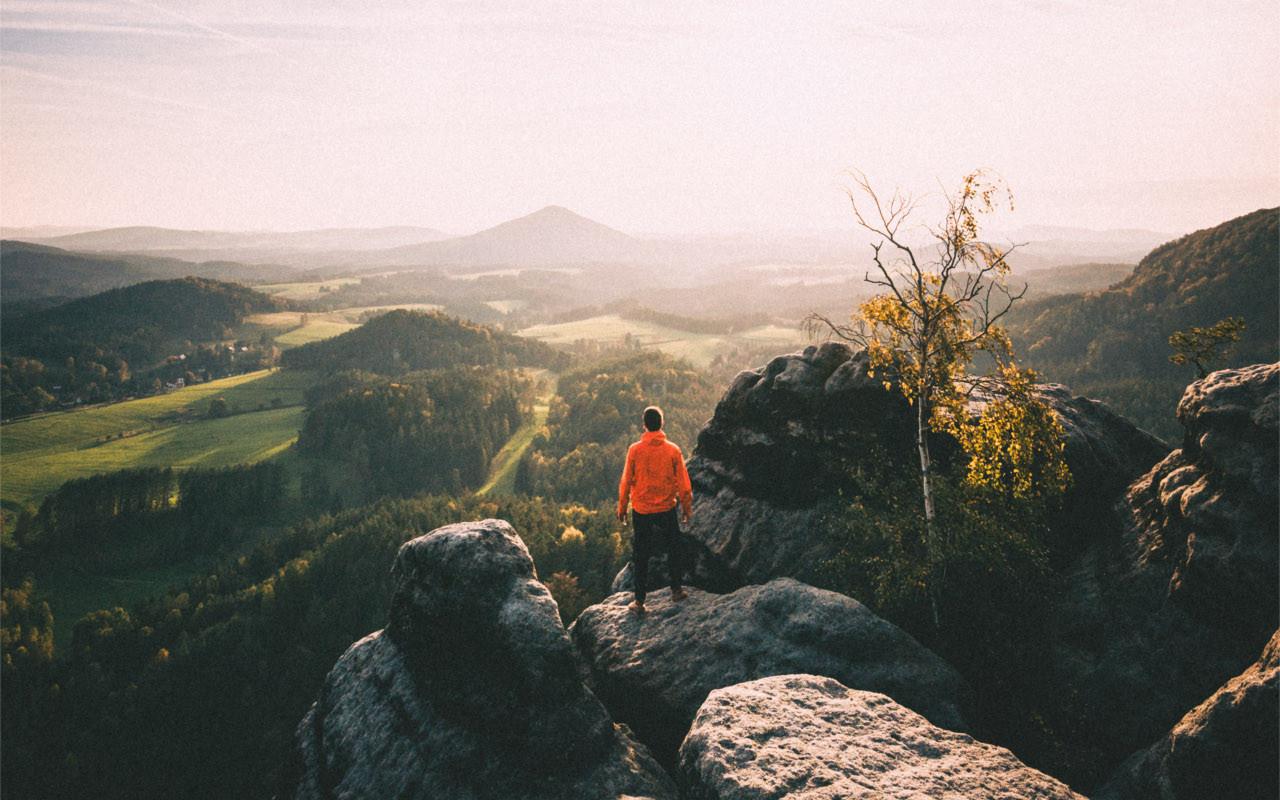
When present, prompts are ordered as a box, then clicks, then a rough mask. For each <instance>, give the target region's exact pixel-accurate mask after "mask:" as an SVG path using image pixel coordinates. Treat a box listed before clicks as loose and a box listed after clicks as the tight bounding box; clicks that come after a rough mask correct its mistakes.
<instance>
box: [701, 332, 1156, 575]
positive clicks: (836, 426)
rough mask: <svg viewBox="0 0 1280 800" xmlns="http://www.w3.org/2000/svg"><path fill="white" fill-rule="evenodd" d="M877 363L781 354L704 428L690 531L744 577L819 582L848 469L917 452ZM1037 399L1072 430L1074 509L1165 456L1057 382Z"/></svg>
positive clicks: (1076, 512) (1094, 508)
mask: <svg viewBox="0 0 1280 800" xmlns="http://www.w3.org/2000/svg"><path fill="white" fill-rule="evenodd" d="M869 367H870V364H869V360H868V358H867V356H866V354H865V353H863V352H861V351H857V352H855V351H853V350H851V349H850V348H848V347H847V346H845V345H843V344H839V343H833V342H828V343H826V344H823V345H822V346H820V347H812V346H811V347H808V348H806V349H805V350H804V351H803V352H800V353H793V354H790V355H785V356H778V357H777V358H774V359H773V360H772V361H770V362H769V363H768V364H767V365H766V366H765V367H763V368H762V369H759V370H755V371H752V372H743V373H741V374H739V375H738V377H737V378H735V379H734V382H733V384H732V385H731V386H730V387H729V389H728V391H727V392H726V393H725V395H724V397H723V398H721V400H720V402H719V404H718V405H717V406H716V411H715V415H714V416H713V417H712V419H711V421H710V422H709V423H708V424H707V427H705V428H704V429H703V430H702V432H701V433H700V434H699V435H698V443H697V447H696V448H695V449H694V453H693V457H692V458H691V459H690V460H689V474H690V478H691V479H692V482H693V487H694V509H695V513H694V517H693V521H692V523H691V525H690V526H689V529H688V531H687V533H688V534H689V536H690V537H691V538H692V539H693V540H695V541H696V542H698V543H699V544H700V545H702V546H704V547H706V548H707V550H708V551H709V552H710V553H711V554H712V555H713V556H714V557H715V558H716V559H717V560H718V561H719V562H720V565H721V566H722V567H723V569H724V570H726V571H727V572H728V573H730V574H733V575H736V576H737V577H738V578H739V580H740V581H741V582H743V583H762V582H764V581H767V580H769V579H770V578H775V577H782V576H789V577H794V578H798V579H801V580H812V579H814V577H815V570H816V569H818V568H820V566H821V565H822V564H823V562H825V561H826V560H828V559H829V558H830V557H831V555H832V552H831V549H830V548H831V545H830V542H831V537H830V536H828V535H827V534H828V532H827V530H826V529H825V527H824V525H823V522H822V517H821V514H820V506H821V504H822V503H823V502H824V501H828V500H830V499H831V497H832V496H834V494H835V492H836V491H837V490H838V489H839V488H841V487H842V486H844V485H846V482H847V480H848V476H847V473H848V471H849V467H850V466H856V465H859V464H860V465H864V466H871V467H874V468H880V467H882V466H883V465H885V464H888V463H892V462H893V461H894V459H903V458H906V459H908V460H909V459H911V458H913V457H914V452H915V451H914V445H913V442H914V436H915V433H914V428H913V425H914V419H913V416H912V413H911V410H910V408H909V407H908V406H907V404H906V402H905V401H904V400H903V399H902V397H901V396H900V395H899V394H898V393H896V392H888V391H886V390H885V388H884V384H883V380H882V376H880V377H876V376H872V375H871V374H870V369H869ZM1040 394H1041V397H1042V398H1043V399H1044V400H1045V401H1046V402H1048V403H1049V404H1050V405H1051V406H1052V407H1053V408H1054V409H1055V410H1057V411H1058V413H1059V415H1060V417H1061V419H1062V422H1063V426H1064V428H1065V429H1066V460H1067V463H1068V465H1069V466H1070V468H1071V471H1072V476H1073V486H1072V488H1071V490H1070V491H1069V493H1068V496H1067V499H1066V506H1067V510H1066V514H1067V515H1070V516H1074V517H1080V518H1082V519H1091V518H1092V517H1093V516H1094V514H1095V512H1096V513H1101V514H1109V513H1110V505H1111V503H1112V502H1113V501H1114V499H1115V498H1117V497H1119V495H1120V494H1121V493H1122V492H1123V490H1124V488H1125V487H1126V486H1127V485H1128V484H1129V483H1130V482H1131V481H1132V480H1133V479H1134V478H1136V477H1138V476H1139V475H1141V474H1142V473H1143V472H1144V471H1146V470H1147V469H1148V468H1150V466H1151V465H1152V464H1154V463H1155V462H1156V461H1158V460H1159V459H1160V458H1162V457H1163V456H1164V455H1165V454H1167V453H1168V451H1169V448H1168V446H1166V445H1165V444H1164V443H1163V442H1161V441H1160V440H1158V439H1156V438H1155V437H1153V436H1151V435H1150V434H1148V433H1146V432H1144V431H1142V430H1140V429H1138V428H1137V427H1135V426H1134V425H1133V424H1131V423H1130V422H1128V421H1127V420H1125V419H1124V418H1123V417H1120V416H1118V415H1117V414H1115V413H1113V412H1112V411H1111V410H1110V409H1108V408H1107V407H1106V406H1105V405H1103V404H1102V403H1098V402H1096V401H1093V400H1089V399H1087V398H1083V397H1073V396H1072V395H1071V394H1070V392H1069V391H1068V390H1067V389H1066V388H1065V387H1062V386H1057V385H1046V386H1044V387H1042V388H1041V391H1040ZM932 447H933V452H934V454H935V457H936V458H937V459H938V460H939V462H940V463H945V462H946V460H947V459H948V458H953V457H955V455H956V452H957V446H956V444H955V442H954V441H953V440H952V439H951V438H950V437H948V436H945V435H939V436H938V437H937V438H936V440H935V441H934V443H933V445H932ZM1094 525H1095V524H1094V522H1092V521H1090V522H1088V523H1085V524H1082V525H1080V526H1078V527H1079V529H1081V530H1087V529H1089V528H1091V527H1093V526H1094Z"/></svg>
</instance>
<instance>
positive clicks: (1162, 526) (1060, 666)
mask: <svg viewBox="0 0 1280 800" xmlns="http://www.w3.org/2000/svg"><path fill="white" fill-rule="evenodd" d="M1278 376H1280V365H1258V366H1253V367H1247V368H1244V369H1239V370H1223V371H1220V372H1215V373H1213V374H1211V375H1209V376H1208V377H1206V378H1204V379H1203V380H1200V381H1197V382H1195V383H1193V384H1192V385H1191V386H1189V387H1188V388H1187V390H1186V392H1185V394H1184V396H1183V398H1182V401H1181V402H1180V403H1179V406H1178V416H1179V419H1180V420H1181V421H1182V423H1183V425H1184V426H1185V428H1186V436H1185V438H1184V442H1183V446H1182V448H1180V449H1179V450H1175V451H1174V452H1173V453H1171V454H1169V455H1168V457H1166V458H1165V459H1163V460H1162V461H1160V462H1159V463H1158V464H1156V465H1155V466H1154V467H1152V468H1151V469H1150V470H1149V471H1148V472H1147V474H1145V475H1143V476H1142V477H1140V478H1138V479H1137V480H1136V481H1135V482H1134V483H1133V484H1132V485H1131V487H1130V488H1129V491H1128V493H1127V495H1126V497H1124V498H1123V499H1121V500H1120V501H1119V502H1118V503H1117V505H1116V510H1117V512H1118V517H1119V522H1118V524H1117V529H1116V530H1115V531H1114V532H1108V534H1107V535H1106V536H1102V537H1097V538H1096V539H1095V540H1094V541H1093V543H1092V544H1091V545H1090V546H1089V547H1087V548H1085V549H1083V550H1082V551H1081V552H1080V554H1079V555H1078V557H1076V558H1075V559H1074V560H1073V562H1072V563H1071V565H1070V566H1069V568H1068V571H1067V573H1066V579H1067V580H1066V591H1065V592H1064V593H1063V595H1062V597H1061V598H1060V600H1059V602H1058V603H1057V605H1056V613H1055V619H1054V626H1053V627H1054V629H1055V640H1054V641H1055V644H1054V647H1053V652H1052V659H1051V663H1052V664H1053V671H1052V673H1051V674H1050V675H1049V678H1050V685H1057V686H1061V687H1066V688H1067V690H1068V691H1069V694H1066V695H1064V696H1066V697H1070V707H1069V708H1067V709H1066V710H1067V712H1068V713H1071V714H1075V715H1077V716H1078V717H1080V718H1083V720H1084V723H1085V725H1086V727H1085V728H1084V729H1083V731H1082V733H1083V736H1082V737H1081V739H1079V746H1080V747H1081V748H1084V747H1088V748H1093V749H1095V750H1096V751H1097V756H1096V757H1095V759H1094V760H1096V762H1097V763H1098V765H1099V767H1101V768H1104V769H1105V770H1106V771H1107V772H1109V771H1110V770H1111V769H1113V768H1114V765H1116V764H1117V763H1118V762H1119V761H1120V760H1122V759H1124V758H1125V757H1126V756H1127V755H1128V754H1130V753H1132V752H1134V750H1136V749H1138V748H1141V747H1145V746H1146V745H1148V744H1149V743H1150V742H1152V741H1154V740H1155V739H1156V738H1157V737H1159V736H1161V735H1163V734H1164V733H1165V732H1166V731H1168V730H1169V728H1170V726H1171V725H1173V724H1175V723H1176V722H1177V720H1178V719H1179V718H1180V717H1181V716H1182V715H1183V714H1185V713H1186V712H1187V711H1188V709H1190V708H1192V707H1193V706H1195V705H1196V704H1197V703H1199V702H1201V701H1202V700H1204V698H1206V697H1208V696H1209V695H1210V694H1212V693H1213V692H1214V691H1215V690H1216V689H1217V688H1218V687H1219V686H1221V685H1222V684H1223V682H1224V681H1226V680H1228V679H1229V678H1230V677H1231V676H1233V675H1236V674H1238V673H1239V672H1240V671H1241V670H1242V669H1244V668H1245V667H1246V666H1247V665H1248V664H1249V663H1251V662H1252V661H1253V660H1254V659H1255V658H1256V657H1257V653H1258V651H1259V650H1260V649H1261V648H1262V646H1263V644H1264V643H1265V642H1266V640H1267V638H1268V637H1269V636H1270V635H1271V633H1272V632H1273V631H1274V630H1275V629H1276V626H1277V624H1278V622H1280V619H1278V613H1277V607H1276V602H1275V597H1276V587H1277V583H1278V578H1277V574H1278V573H1277V561H1278V560H1280V557H1278V549H1280V536H1278V528H1280V522H1278V521H1277V504H1278V498H1277V491H1278V489H1277V484H1278V482H1280V470H1277V449H1278V444H1280V442H1278V439H1280V436H1278V432H1277V413H1278V412H1277V395H1278V390H1280V382H1278V381H1277V378H1278ZM1103 774H1105V773H1103Z"/></svg>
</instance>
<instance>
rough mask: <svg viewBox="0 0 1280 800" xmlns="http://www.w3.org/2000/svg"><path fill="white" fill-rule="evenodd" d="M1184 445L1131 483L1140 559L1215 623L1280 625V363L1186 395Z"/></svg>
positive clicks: (1235, 373) (1214, 377)
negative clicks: (1278, 598)
mask: <svg viewBox="0 0 1280 800" xmlns="http://www.w3.org/2000/svg"><path fill="white" fill-rule="evenodd" d="M1178 419H1179V420H1180V421H1181V422H1182V424H1183V426H1184V427H1185V429H1186V435H1185V437H1184V440H1183V445H1182V448H1181V449H1179V450H1176V451H1174V452H1173V453H1171V454H1170V455H1169V457H1168V458H1166V459H1165V460H1164V461H1162V462H1161V463H1159V464H1158V465H1156V466H1155V467H1154V468H1153V469H1152V470H1151V471H1150V472H1148V473H1147V474H1146V475H1145V476H1143V478H1142V479H1140V480H1139V481H1137V482H1136V483H1135V484H1134V485H1133V487H1132V488H1131V489H1130V491H1129V497H1128V500H1129V505H1130V507H1131V509H1132V518H1133V526H1134V528H1135V530H1136V532H1137V545H1138V547H1139V555H1138V560H1139V563H1140V564H1141V565H1142V566H1144V567H1153V568H1156V569H1162V570H1164V569H1167V570H1169V596H1170V597H1171V598H1173V599H1174V600H1175V601H1176V602H1178V603H1179V604H1180V605H1182V606H1183V607H1184V608H1187V609H1188V610H1190V611H1191V612H1192V613H1193V614H1195V615H1197V616H1198V617H1199V618H1201V619H1203V620H1204V621H1205V622H1206V623H1210V624H1227V625H1232V626H1240V627H1246V626H1247V627H1252V628H1253V629H1254V630H1255V631H1258V632H1269V631H1270V630H1272V629H1273V628H1275V625H1276V609H1275V604H1274V603H1270V604H1264V603H1258V602H1257V600H1258V599H1259V598H1263V597H1272V598H1274V596H1275V591H1276V586H1277V584H1278V583H1280V573H1278V572H1277V557H1276V548H1277V545H1278V543H1280V542H1278V538H1277V527H1278V526H1280V518H1278V517H1277V508H1280V447H1278V443H1280V364H1258V365H1255V366H1252V367H1246V368H1244V369H1232V370H1221V371H1219V372H1215V373H1213V374H1211V375H1209V376H1208V377H1206V378H1205V379H1204V380H1200V381H1197V382H1195V383H1193V384H1191V385H1190V386H1189V387H1187V391H1186V393H1185V394H1184V395H1183V397H1182V400H1181V402H1179V403H1178Z"/></svg>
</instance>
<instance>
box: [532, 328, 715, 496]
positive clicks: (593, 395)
mask: <svg viewBox="0 0 1280 800" xmlns="http://www.w3.org/2000/svg"><path fill="white" fill-rule="evenodd" d="M719 397H720V391H719V389H718V388H717V387H716V386H713V385H712V384H711V382H710V381H709V380H708V379H707V378H706V377H705V376H704V375H703V374H702V373H701V372H699V371H698V370H696V369H694V368H693V367H691V366H690V365H689V364H688V363H686V362H684V361H678V360H676V359H673V358H671V357H669V356H665V355H663V354H661V353H658V352H643V353H636V354H632V355H627V356H623V357H621V358H616V359H613V360H608V361H605V362H602V363H595V364H592V365H590V366H586V367H581V368H578V369H575V370H573V371H571V372H567V373H565V374H564V375H562V376H561V377H560V388H559V396H558V397H557V398H556V399H555V400H554V401H553V402H552V404H551V411H550V414H549V416H548V418H547V430H546V432H545V433H541V434H539V435H538V436H537V437H536V438H535V439H534V442H533V446H532V447H531V448H530V449H529V452H528V453H527V454H526V456H525V458H524V460H523V461H522V462H521V463H520V469H519V472H518V473H517V476H516V487H517V489H519V490H520V491H523V492H527V493H529V494H534V495H541V496H544V497H554V498H559V499H563V500H577V501H580V502H597V501H602V500H607V499H609V498H612V497H615V493H616V492H617V485H618V476H619V475H620V474H621V471H622V464H623V462H624V461H625V460H626V455H627V447H628V446H630V444H631V443H632V442H633V441H635V440H636V439H637V438H639V436H640V432H641V427H640V415H641V413H642V412H643V411H644V408H645V406H648V405H650V404H657V405H659V406H661V407H662V410H663V412H664V414H665V417H666V422H665V425H664V428H665V430H666V432H667V436H668V437H669V438H670V439H671V441H673V442H675V443H676V444H678V445H679V446H680V447H681V448H682V449H683V450H684V451H685V453H686V454H689V453H692V452H693V446H694V443H695V441H696V438H697V434H698V430H699V429H700V428H701V427H702V425H703V424H704V423H705V422H706V421H707V420H708V419H709V418H710V417H711V412H712V411H713V410H714V408H715V403H716V400H718V399H719Z"/></svg>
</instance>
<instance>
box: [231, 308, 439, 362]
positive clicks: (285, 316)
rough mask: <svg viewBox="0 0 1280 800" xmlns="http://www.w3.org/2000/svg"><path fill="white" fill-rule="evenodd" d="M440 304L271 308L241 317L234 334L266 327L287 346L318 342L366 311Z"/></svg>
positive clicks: (351, 325)
mask: <svg viewBox="0 0 1280 800" xmlns="http://www.w3.org/2000/svg"><path fill="white" fill-rule="evenodd" d="M440 308H441V306H439V305H436V304H434V303H405V304H402V305H389V306H353V307H351V308H340V309H338V310H336V311H274V312H271V313H269V314H253V315H251V316H249V317H246V318H245V321H244V327H243V330H241V331H240V332H239V337H238V338H249V339H251V338H255V337H256V336H257V335H258V334H259V333H261V332H263V331H266V332H268V333H270V334H271V336H272V338H274V339H275V343H276V344H277V345H279V346H280V347H281V348H283V349H285V350H288V349H289V348H291V347H297V346H298V345H303V344H307V343H308V342H318V341H320V340H321V339H329V338H332V337H334V336H338V335H339V334H343V333H346V332H347V331H349V330H352V329H353V328H358V327H360V325H361V318H362V317H364V316H365V315H367V314H379V313H383V312H386V311H391V310H394V309H407V310H410V311H436V310H439V309H440Z"/></svg>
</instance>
